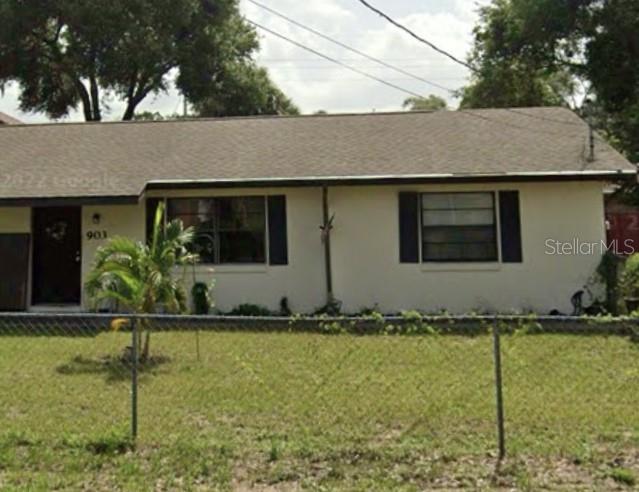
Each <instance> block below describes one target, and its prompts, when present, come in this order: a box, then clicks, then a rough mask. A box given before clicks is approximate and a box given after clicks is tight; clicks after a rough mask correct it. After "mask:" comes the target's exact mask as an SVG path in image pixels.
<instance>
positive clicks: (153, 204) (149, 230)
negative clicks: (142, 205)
mask: <svg viewBox="0 0 639 492" xmlns="http://www.w3.org/2000/svg"><path fill="white" fill-rule="evenodd" d="M161 201H162V198H147V199H146V242H147V243H150V242H151V239H153V222H154V221H155V212H156V211H157V208H158V205H159V204H160V202H161Z"/></svg>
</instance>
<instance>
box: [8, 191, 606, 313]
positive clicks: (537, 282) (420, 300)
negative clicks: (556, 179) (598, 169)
mask: <svg viewBox="0 0 639 492" xmlns="http://www.w3.org/2000/svg"><path fill="white" fill-rule="evenodd" d="M602 188H603V183H598V182H564V183H521V184H463V185H461V184H460V185H438V186H435V185H423V186H361V187H332V188H330V190H329V206H330V213H331V214H333V213H334V214H335V222H334V229H333V232H332V236H331V242H332V265H333V283H334V292H335V296H336V297H337V298H338V299H339V300H341V301H343V307H344V310H345V311H346V312H355V311H358V310H360V309H361V308H363V307H372V306H374V305H375V304H377V305H378V307H379V309H381V310H382V311H386V312H394V311H399V310H403V309H421V310H425V311H437V310H439V309H447V310H449V311H451V312H467V311H471V310H482V311H486V310H488V311H515V310H517V311H527V310H534V311H537V312H540V313H545V312H548V311H549V310H550V309H553V308H557V309H560V310H562V311H564V312H570V309H571V306H570V296H571V295H572V294H573V293H574V292H575V291H576V290H578V289H580V288H581V287H582V286H583V285H584V283H585V282H586V281H587V279H588V277H589V276H590V275H591V274H592V273H593V271H594V270H595V268H596V266H597V264H598V262H599V255H598V254H592V255H578V254H577V255H554V256H553V255H548V254H546V250H547V248H546V244H545V241H546V240H547V239H553V240H559V241H565V242H571V241H573V239H575V238H577V239H579V240H580V241H581V242H583V243H588V242H592V243H598V242H600V241H601V240H603V239H604V238H605V229H604V208H603V194H602ZM500 189H503V190H519V192H520V207H521V226H522V246H523V263H520V264H502V263H494V264H401V263H400V262H399V232H398V229H399V213H398V199H397V196H398V193H399V192H400V191H401V190H405V191H423V192H427V191H479V190H490V191H498V190H500ZM266 194H285V195H286V196H287V219H288V248H289V264H288V265H283V266H270V265H249V266H242V265H219V266H215V267H214V269H212V267H210V266H206V265H200V266H198V267H196V279H197V280H198V281H205V282H209V281H210V280H212V279H215V288H214V291H213V295H214V299H215V303H216V306H217V307H218V308H219V309H221V310H224V311H227V310H230V309H232V308H233V307H235V306H237V305H238V304H240V303H243V302H249V303H256V304H261V305H265V306H268V307H269V308H271V309H277V308H278V307H279V302H280V299H281V298H282V297H287V298H288V300H289V303H290V306H291V308H292V309H293V310H294V311H297V312H309V311H312V310H314V309H315V308H317V307H319V306H321V305H322V304H323V303H324V302H325V295H326V294H325V286H326V284H325V272H324V251H323V244H322V241H321V235H320V230H319V226H320V224H321V221H322V194H321V189H319V188H286V189H277V188H273V189H254V188H249V189H224V190H192V191H179V192H178V191H175V192H171V193H163V192H157V191H156V192H152V193H150V194H149V196H172V197H177V196H193V197H205V196H229V195H232V196H240V195H266ZM96 213H97V214H100V223H99V224H94V223H93V216H94V214H96ZM144 215H145V205H144V201H142V202H141V203H140V204H137V205H117V206H115V205H108V206H107V205H105V206H101V205H95V206H85V207H83V208H82V275H83V278H86V275H87V273H88V271H89V269H90V268H91V264H92V261H93V256H94V253H95V250H96V248H97V247H98V246H100V245H102V244H104V243H105V242H106V239H93V240H90V239H88V236H87V233H88V232H95V231H98V232H99V231H106V232H107V235H108V237H113V236H116V235H121V236H128V237H131V238H134V239H137V240H143V239H144V235H145V217H144ZM30 229H31V210H30V209H29V208H28V207H15V208H14V207H6V208H0V233H2V232H4V233H10V232H29V231H30ZM187 281H188V287H189V290H190V284H191V282H192V272H191V271H189V272H188V273H187ZM83 305H84V307H85V308H87V307H88V303H87V299H86V298H83Z"/></svg>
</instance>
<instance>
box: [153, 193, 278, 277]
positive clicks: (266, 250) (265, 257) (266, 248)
mask: <svg viewBox="0 0 639 492" xmlns="http://www.w3.org/2000/svg"><path fill="white" fill-rule="evenodd" d="M242 198H259V199H261V200H262V202H263V205H264V207H263V211H264V217H263V229H262V232H263V235H264V241H263V242H264V251H263V260H262V261H250V262H238V261H231V262H221V261H219V260H220V256H221V254H220V251H221V244H220V240H219V237H220V227H219V224H220V222H221V221H220V220H219V217H216V219H217V220H215V224H216V230H215V232H214V233H215V235H216V237H217V241H216V248H215V256H216V260H217V262H209V261H202V260H201V259H200V261H198V263H197V264H198V265H203V266H218V267H224V266H231V267H232V266H249V267H250V266H267V265H268V264H269V233H268V224H269V222H268V195H216V196H199V195H198V196H174V197H164V198H161V200H163V201H164V206H165V210H166V213H165V214H164V221H165V224H166V223H168V222H169V221H171V220H174V218H173V217H170V216H169V202H170V201H171V200H194V201H197V200H211V201H213V202H214V203H215V205H214V206H215V213H218V205H217V203H216V202H217V201H218V200H223V199H242ZM189 215H198V214H189ZM177 218H179V217H177ZM227 232H228V231H227Z"/></svg>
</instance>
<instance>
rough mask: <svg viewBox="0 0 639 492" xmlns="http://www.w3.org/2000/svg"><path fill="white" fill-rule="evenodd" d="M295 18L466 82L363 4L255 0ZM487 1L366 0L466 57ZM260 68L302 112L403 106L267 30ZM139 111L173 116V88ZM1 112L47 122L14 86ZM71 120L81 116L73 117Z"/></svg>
mask: <svg viewBox="0 0 639 492" xmlns="http://www.w3.org/2000/svg"><path fill="white" fill-rule="evenodd" d="M257 1H260V3H263V4H265V5H268V6H269V7H271V8H272V9H274V10H277V11H278V12H281V13H283V14H285V15H287V16H288V17H291V18H293V19H295V20H296V21H298V22H300V23H302V24H305V25H308V26H309V27H312V28H314V29H315V30H317V31H320V32H322V33H324V34H327V35H329V36H331V37H333V38H335V39H337V40H339V41H341V42H342V43H345V44H347V45H350V46H352V47H354V48H357V49H358V50H360V51H363V52H366V53H368V54H369V55H372V56H374V57H376V58H381V59H383V60H384V61H386V62H388V63H390V64H393V65H397V66H400V67H402V68H403V69H404V70H406V71H408V72H411V73H415V74H417V75H419V76H421V77H423V78H424V79H427V80H430V81H433V82H435V83H437V84H439V85H441V86H445V87H447V88H450V89H458V88H459V87H460V86H462V85H464V83H465V82H466V78H467V76H468V72H467V70H466V69H465V68H464V67H462V66H460V65H457V64H455V63H454V62H453V61H451V60H449V59H447V58H445V57H443V56H442V55H440V54H438V53H436V52H435V51H433V50H431V49H430V48H429V47H428V46H426V45H424V44H421V43H419V42H418V41H416V40H414V39H413V38H411V37H410V36H409V35H408V34H406V33H404V32H402V31H400V30H399V29H397V28H396V27H394V26H393V25H391V24H389V23H388V22H386V21H384V20H383V19H382V18H380V17H378V16H377V15H376V14H374V13H373V12H371V11H370V10H368V9H366V8H365V7H364V6H363V5H362V4H361V3H359V2H358V1H357V0H306V1H303V2H300V1H299V0H257ZM488 1H489V0H428V1H423V0H422V1H420V0H393V1H390V0H371V3H372V4H373V5H376V6H377V7H379V8H380V9H382V10H385V11H386V12H387V13H388V14H389V15H391V16H392V17H394V18H395V19H396V20H398V21H399V22H401V23H402V24H404V25H406V26H407V27H409V28H410V29H412V30H413V31H415V32H416V33H418V34H421V35H422V36H423V37H425V38H427V39H429V40H430V41H432V42H433V43H435V44H437V45H438V46H440V47H441V48H444V49H445V50H447V51H449V52H450V53H452V54H453V55H455V56H457V57H458V58H461V59H464V58H465V57H466V55H467V54H468V51H469V49H470V47H471V41H472V28H473V26H474V25H475V22H476V20H477V10H478V7H479V6H480V5H485V4H486V3H488ZM241 8H242V11H243V13H244V14H245V15H246V16H247V17H248V18H249V19H251V20H254V21H255V22H258V23H260V24H263V25H265V26H267V27H268V28H270V29H272V30H274V31H277V32H279V33H281V34H283V35H285V36H287V37H289V38H292V39H294V40H296V41H298V42H299V43H302V44H305V45H307V46H309V47H311V48H313V49H315V50H317V51H320V52H322V53H324V54H326V55H328V56H331V57H333V58H337V59H339V60H340V61H342V62H344V63H346V64H349V65H352V66H354V67H357V68H358V69H360V70H362V71H366V72H368V73H370V74H372V75H375V76H376V77H379V78H382V79H384V80H386V81H388V82H390V83H392V84H395V85H397V86H400V87H402V88H404V89H406V90H408V91H411V92H415V93H418V94H423V95H428V94H437V95H439V96H442V97H444V98H446V99H447V100H448V101H449V104H450V105H451V106H453V107H454V106H456V104H457V101H455V100H454V99H453V97H452V95H451V94H450V93H449V92H447V91H446V90H442V89H439V88H436V87H433V86H430V85H428V84H426V83H425V82H420V81H417V80H414V79H411V78H409V77H407V76H406V75H403V74H400V73H397V72H395V71H393V70H391V69H388V68H384V67H380V66H379V65H377V64H375V63H374V62H372V61H369V60H366V59H362V58H361V57H358V56H357V55H356V54H354V53H352V52H349V51H347V50H345V49H344V48H341V47H338V46H336V45H334V44H332V43H330V42H329V41H326V40H324V39H321V38H318V37H317V36H315V35H313V34H311V33H309V32H306V31H304V30H302V29H300V28H298V27H295V26H293V25H291V24H289V23H287V22H286V21H285V20H283V19H280V18H278V17H276V16H274V15H273V14H271V13H269V12H266V11H264V10H262V9H260V8H259V7H257V6H255V5H253V4H251V3H249V2H248V1H247V0H241ZM259 36H260V43H261V49H260V52H259V54H258V56H257V60H258V62H259V64H260V65H262V66H266V67H268V69H269V72H270V74H271V77H272V79H273V80H274V81H275V83H276V84H277V85H278V86H279V87H280V88H281V89H282V90H283V91H284V92H285V93H286V94H287V95H288V96H290V97H291V98H292V99H293V101H294V102H295V103H296V104H297V105H298V106H299V107H300V108H301V109H302V112H304V113H312V112H315V111H317V110H320V109H323V110H326V111H329V112H363V111H372V110H375V111H388V110H398V109H400V108H401V104H402V102H403V100H404V99H405V98H406V97H408V94H406V93H403V92H401V91H399V90H397V89H393V88H391V87H387V86H385V85H383V84H381V83H379V82H376V81H373V80H369V79H367V78H366V77H364V76H361V75H358V74H356V73H353V72H351V71H349V70H347V69H345V68H341V67H339V66H336V65H334V64H333V63H331V62H329V61H326V60H323V59H322V58H319V57H317V56H315V55H313V54H311V53H309V52H306V51H304V50H302V49H301V48H298V47H296V46H293V45H290V44H288V43H287V42H286V41H284V40H281V39H278V38H276V37H274V36H272V35H271V34H268V33H263V32H259ZM139 110H149V111H159V112H161V113H164V114H171V113H175V112H177V111H180V110H181V102H180V98H179V97H178V95H177V94H176V93H174V92H171V93H169V94H165V95H160V96H158V97H155V98H154V97H149V98H148V99H147V100H146V101H145V102H144V103H143V104H142V105H141V106H140V108H139ZM0 111H3V112H5V113H8V114H11V115H13V116H15V117H17V118H19V119H21V120H23V121H25V122H39V121H46V117H44V116H43V115H39V114H24V113H21V112H20V111H19V110H18V103H17V88H16V87H9V88H8V89H7V90H6V91H5V94H4V96H2V95H0ZM121 112H122V105H121V104H118V103H117V102H114V103H112V105H111V112H110V114H108V115H106V116H105V119H119V117H120V116H121ZM69 120H78V121H80V120H82V117H81V115H80V114H78V113H76V114H74V115H73V116H72V117H71V118H69Z"/></svg>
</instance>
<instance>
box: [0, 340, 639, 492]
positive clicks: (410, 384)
mask: <svg viewBox="0 0 639 492" xmlns="http://www.w3.org/2000/svg"><path fill="white" fill-rule="evenodd" d="M129 338H130V335H129V334H126V333H105V334H101V335H99V336H96V337H27V336H16V337H8V336H3V337H0V489H6V490H51V489H54V488H56V489H62V490H64V489H73V490H75V489H84V490H114V489H120V490H136V491H137V490H210V489H221V490H229V489H233V490H254V489H258V490H260V489H261V490H297V489H300V488H309V489H314V490H318V489H320V490H327V489H328V490H330V489H340V490H344V489H346V490H371V489H375V490H380V489H403V490H422V489H424V488H436V487H441V488H455V487H462V488H463V487H466V488H469V489H478V488H479V489H481V488H491V487H505V488H519V489H531V490H533V489H538V488H539V487H544V486H545V487H552V488H565V489H572V488H578V487H582V488H627V487H631V486H632V485H633V484H634V482H635V480H638V479H639V346H638V345H636V344H634V343H632V342H631V341H630V340H629V339H628V338H624V337H617V336H614V337H613V336H611V337H605V336H586V335H583V336H580V335H512V336H504V337H503V338H502V357H503V364H504V370H503V376H504V399H505V413H506V444H507V450H508V456H509V457H508V459H507V460H506V461H505V462H504V463H503V464H502V466H501V467H500V468H499V469H498V470H495V463H496V460H495V455H496V437H495V428H496V424H495V417H494V415H495V407H494V399H495V396H494V395H495V393H494V391H495V389H494V368H493V363H492V339H491V338H490V337H488V336H477V337H465V336H452V335H450V336H448V335H447V336H415V337H408V336H351V335H334V336H329V335H317V334H293V333H232V332H202V333H201V334H200V354H201V357H200V360H198V359H197V356H196V340H195V334H194V333H188V332H162V333H155V334H154V335H153V336H152V340H151V351H152V353H153V354H154V355H155V357H156V359H155V363H154V364H153V365H152V367H149V368H146V369H145V370H143V371H142V374H141V375H140V388H139V438H138V441H137V443H136V446H135V448H133V447H131V446H130V442H129V440H128V438H127V433H128V432H129V426H130V379H129V374H128V370H127V368H126V367H125V366H124V365H123V364H121V363H120V362H118V361H117V356H118V355H119V354H120V353H121V352H122V349H123V348H124V347H125V346H126V345H128V343H129Z"/></svg>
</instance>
